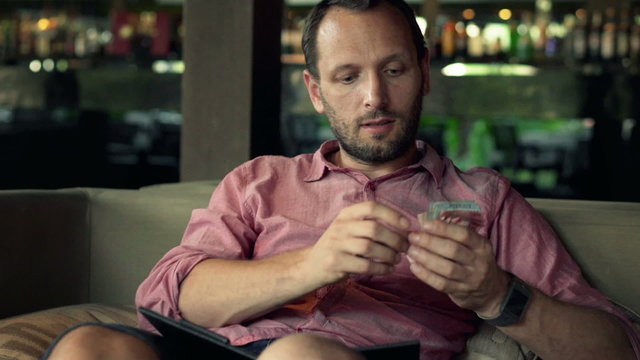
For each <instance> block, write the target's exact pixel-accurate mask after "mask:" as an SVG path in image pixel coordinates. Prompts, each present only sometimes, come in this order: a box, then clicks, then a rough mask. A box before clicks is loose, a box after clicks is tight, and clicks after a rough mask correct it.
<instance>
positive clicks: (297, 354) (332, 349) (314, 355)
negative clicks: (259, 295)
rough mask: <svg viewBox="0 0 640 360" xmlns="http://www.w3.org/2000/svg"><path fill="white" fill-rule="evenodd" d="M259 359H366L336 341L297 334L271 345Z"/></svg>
mask: <svg viewBox="0 0 640 360" xmlns="http://www.w3.org/2000/svg"><path fill="white" fill-rule="evenodd" d="M258 359H259V360H289V359H292V360H293V359H296V360H297V359H309V360H364V357H363V356H362V355H360V354H359V353H358V352H356V351H354V350H353V349H350V348H349V347H347V346H345V345H344V344H342V343H340V342H338V341H336V340H332V339H328V338H325V337H322V336H317V335H311V334H295V335H290V336H286V337H283V338H282V339H279V340H277V341H275V342H274V343H273V344H271V345H269V346H268V347H267V348H266V349H265V350H264V351H263V352H262V354H261V355H260V357H258Z"/></svg>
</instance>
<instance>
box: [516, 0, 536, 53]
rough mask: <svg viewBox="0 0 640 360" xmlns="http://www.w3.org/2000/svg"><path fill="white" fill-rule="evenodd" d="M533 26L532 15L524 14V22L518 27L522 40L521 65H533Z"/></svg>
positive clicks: (519, 45)
mask: <svg viewBox="0 0 640 360" xmlns="http://www.w3.org/2000/svg"><path fill="white" fill-rule="evenodd" d="M531 25H532V24H531V13H530V12H527V11H525V12H523V13H522V21H521V22H520V25H518V34H519V36H520V38H519V40H518V49H517V59H518V62H520V63H531V62H532V61H533V52H534V45H533V41H532V39H531V33H530V29H531Z"/></svg>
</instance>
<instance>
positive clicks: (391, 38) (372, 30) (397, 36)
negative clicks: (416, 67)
mask: <svg viewBox="0 0 640 360" xmlns="http://www.w3.org/2000/svg"><path fill="white" fill-rule="evenodd" d="M380 29H383V31H380ZM383 38H386V40H387V41H383V42H384V43H385V44H387V45H389V44H391V45H393V46H394V47H396V48H397V49H398V51H396V53H399V52H406V51H409V52H411V51H412V50H413V43H412V42H411V40H410V39H411V34H410V30H409V26H408V24H406V21H405V20H404V17H403V16H402V14H401V13H400V11H399V10H398V9H396V8H394V7H393V6H391V5H389V4H387V3H386V2H380V3H379V4H378V5H376V6H374V7H372V8H368V9H364V10H352V9H348V8H344V7H340V6H334V7H332V8H330V9H329V10H328V11H327V13H326V15H325V16H324V18H323V19H322V21H321V22H320V24H319V26H318V32H317V36H316V49H317V56H318V57H317V61H318V65H320V62H322V60H323V58H324V60H326V59H328V58H329V57H327V52H329V51H333V50H338V53H336V52H331V57H330V58H329V59H330V60H331V62H332V63H334V62H336V61H338V62H340V59H339V57H341V56H346V57H350V56H351V55H354V53H352V52H351V50H353V52H355V51H357V50H358V49H361V50H362V49H363V48H364V49H367V50H371V49H373V48H375V47H376V46H378V45H380V41H379V40H382V39H383ZM376 40H378V41H376ZM323 55H324V56H323ZM358 55H360V54H358ZM387 55H389V54H385V56H387Z"/></svg>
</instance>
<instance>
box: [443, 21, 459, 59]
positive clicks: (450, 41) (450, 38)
mask: <svg viewBox="0 0 640 360" xmlns="http://www.w3.org/2000/svg"><path fill="white" fill-rule="evenodd" d="M455 52H456V24H455V22H453V21H451V20H450V21H447V22H446V23H445V24H444V27H443V28H442V57H443V58H444V59H447V60H453V57H454V55H455Z"/></svg>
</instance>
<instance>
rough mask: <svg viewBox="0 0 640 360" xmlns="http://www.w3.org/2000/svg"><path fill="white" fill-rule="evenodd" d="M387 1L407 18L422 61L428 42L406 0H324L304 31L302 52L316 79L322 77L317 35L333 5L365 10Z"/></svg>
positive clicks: (311, 13) (312, 13)
mask: <svg viewBox="0 0 640 360" xmlns="http://www.w3.org/2000/svg"><path fill="white" fill-rule="evenodd" d="M383 1H384V2H387V3H388V4H390V5H392V6H393V7H395V8H396V9H398V10H400V12H401V13H402V16H404V18H405V19H406V20H407V23H408V25H409V29H410V30H411V36H412V38H413V44H414V45H415V47H416V54H417V55H418V62H421V61H422V59H424V57H425V55H426V52H427V50H426V44H425V41H424V36H423V35H422V31H421V30H420V27H419V26H418V23H417V22H416V16H415V13H414V12H413V9H412V8H411V7H410V6H409V5H408V4H407V3H406V2H404V0H322V1H321V2H320V3H318V4H317V5H316V6H314V7H313V9H311V12H309V14H308V15H307V18H306V20H305V23H304V29H303V32H302V52H303V53H304V58H305V63H306V68H307V70H309V72H310V73H311V75H313V77H315V78H316V79H319V78H320V74H319V73H318V68H317V63H318V51H317V41H316V38H317V35H318V27H319V26H320V22H321V21H322V19H323V18H324V16H325V15H326V14H327V12H328V11H329V9H330V8H331V7H333V6H339V7H343V8H346V9H349V10H356V11H364V10H366V9H370V8H373V7H375V6H376V5H378V4H380V3H381V2H383Z"/></svg>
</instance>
